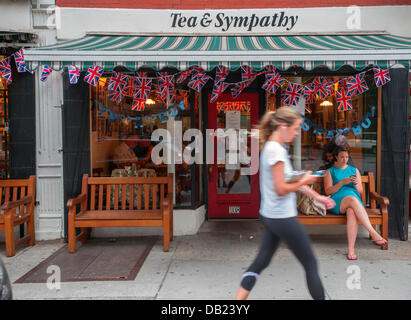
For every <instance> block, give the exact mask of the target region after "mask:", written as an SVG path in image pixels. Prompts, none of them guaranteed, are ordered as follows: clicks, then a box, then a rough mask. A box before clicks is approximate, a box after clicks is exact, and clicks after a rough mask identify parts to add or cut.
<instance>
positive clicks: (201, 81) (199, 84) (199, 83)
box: [187, 73, 211, 92]
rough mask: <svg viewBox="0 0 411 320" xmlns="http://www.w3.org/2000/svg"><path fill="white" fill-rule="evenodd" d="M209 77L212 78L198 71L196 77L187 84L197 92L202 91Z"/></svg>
mask: <svg viewBox="0 0 411 320" xmlns="http://www.w3.org/2000/svg"><path fill="white" fill-rule="evenodd" d="M209 79H211V78H210V77H209V76H208V75H207V74H205V73H198V74H197V75H196V76H195V77H192V78H191V81H190V82H189V83H188V84H187V86H188V87H189V88H191V89H193V90H195V91H197V92H200V91H201V89H202V88H203V87H204V85H205V84H206V82H207V81H208V80H209Z"/></svg>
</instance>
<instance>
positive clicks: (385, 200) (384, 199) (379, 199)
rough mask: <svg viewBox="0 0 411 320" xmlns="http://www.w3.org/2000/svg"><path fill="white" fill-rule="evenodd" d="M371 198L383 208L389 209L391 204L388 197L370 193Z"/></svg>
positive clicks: (373, 192)
mask: <svg viewBox="0 0 411 320" xmlns="http://www.w3.org/2000/svg"><path fill="white" fill-rule="evenodd" d="M370 198H371V199H374V200H376V201H377V202H378V203H379V204H380V205H381V207H385V208H386V207H387V206H388V205H389V204H390V200H389V199H388V198H387V197H383V196H380V195H379V194H378V193H377V192H375V191H370Z"/></svg>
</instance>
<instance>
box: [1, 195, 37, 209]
mask: <svg viewBox="0 0 411 320" xmlns="http://www.w3.org/2000/svg"><path fill="white" fill-rule="evenodd" d="M32 201H33V197H32V196H25V197H24V198H22V199H20V200H16V201H10V202H7V203H5V204H3V205H2V206H1V209H2V210H4V211H7V210H11V209H14V208H17V207H19V206H22V205H25V204H29V203H31V202H32Z"/></svg>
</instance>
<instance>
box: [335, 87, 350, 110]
mask: <svg viewBox="0 0 411 320" xmlns="http://www.w3.org/2000/svg"><path fill="white" fill-rule="evenodd" d="M335 94H336V98H337V109H338V111H348V110H351V109H352V103H351V96H350V95H348V94H347V91H346V90H344V89H341V90H337V91H336V92H335Z"/></svg>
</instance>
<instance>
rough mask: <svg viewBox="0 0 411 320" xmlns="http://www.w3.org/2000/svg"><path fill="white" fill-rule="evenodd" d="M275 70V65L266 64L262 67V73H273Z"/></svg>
mask: <svg viewBox="0 0 411 320" xmlns="http://www.w3.org/2000/svg"><path fill="white" fill-rule="evenodd" d="M276 71H277V68H276V67H274V66H273V65H271V64H270V65H268V66H265V67H264V73H266V74H267V73H273V72H276Z"/></svg>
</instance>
